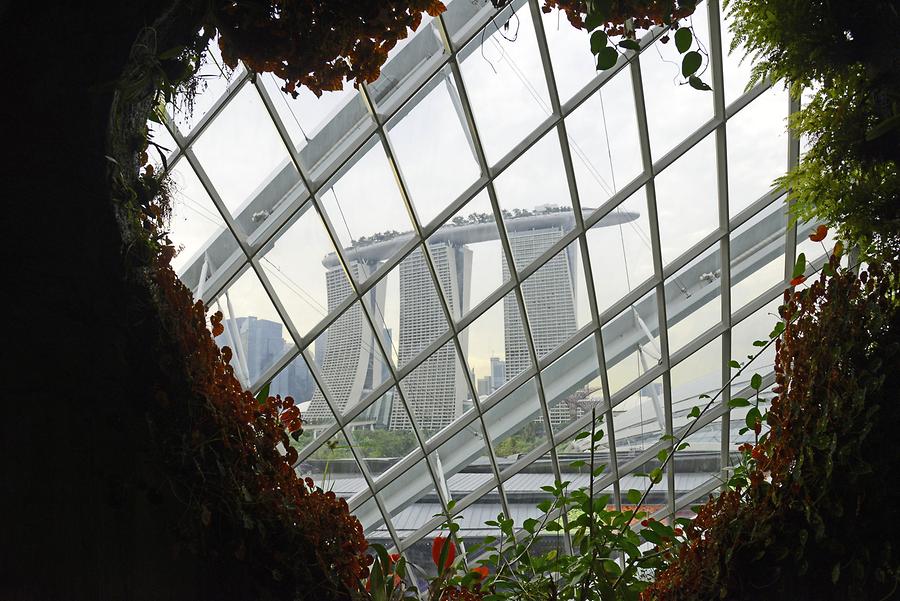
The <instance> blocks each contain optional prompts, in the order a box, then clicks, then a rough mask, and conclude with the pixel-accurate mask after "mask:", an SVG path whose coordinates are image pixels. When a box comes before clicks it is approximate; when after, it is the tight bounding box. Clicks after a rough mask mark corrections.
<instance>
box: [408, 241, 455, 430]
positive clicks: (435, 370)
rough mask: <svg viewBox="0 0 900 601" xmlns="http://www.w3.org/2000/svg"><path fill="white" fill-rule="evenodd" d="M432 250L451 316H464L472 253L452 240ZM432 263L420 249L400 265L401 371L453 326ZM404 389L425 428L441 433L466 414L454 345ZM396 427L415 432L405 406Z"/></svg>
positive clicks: (410, 379)
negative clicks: (442, 300)
mask: <svg viewBox="0 0 900 601" xmlns="http://www.w3.org/2000/svg"><path fill="white" fill-rule="evenodd" d="M428 251H429V254H430V255H431V259H432V262H433V264H434V269H435V272H436V273H437V277H438V280H439V281H440V284H441V288H442V289H443V290H442V292H443V294H444V298H445V299H446V301H447V304H448V306H449V308H450V311H451V313H452V314H453V315H455V316H459V315H462V314H463V313H464V312H465V311H467V310H468V296H469V281H470V278H471V269H472V251H471V250H469V249H468V248H466V247H465V246H460V245H455V244H453V243H452V242H450V241H447V242H437V243H432V244H430V245H429V249H428ZM426 261H427V258H426V257H425V255H424V254H423V253H422V252H421V251H420V250H416V251H414V252H413V253H411V254H410V255H409V256H408V257H407V258H406V259H404V260H403V262H402V263H400V336H399V338H400V341H399V345H398V349H397V354H398V360H399V364H400V367H402V366H403V365H405V364H406V363H407V362H408V361H409V360H410V359H412V358H413V357H415V356H416V355H418V354H419V353H420V352H421V351H422V350H424V349H425V348H426V347H427V346H428V345H430V344H431V343H433V342H434V340H435V339H437V338H438V337H439V336H440V335H441V334H443V333H444V332H446V331H447V329H448V327H449V326H448V324H447V319H446V318H445V316H444V311H443V308H442V307H441V301H440V298H439V297H438V292H437V290H435V288H434V285H433V283H432V282H433V280H432V278H431V273H430V270H429V269H428V265H427V263H426ZM464 336H465V335H464V334H463V335H461V336H460V343H461V344H462V345H465V344H466V341H465V339H464ZM400 385H401V390H402V391H403V395H404V397H405V398H406V402H407V403H408V404H409V407H410V409H411V410H412V412H413V415H415V418H416V420H417V421H418V423H419V427H421V428H422V429H423V430H425V431H426V432H435V431H437V430H440V429H441V428H443V427H444V426H446V425H448V424H449V423H450V422H452V421H453V420H454V419H456V418H457V417H459V416H460V415H462V411H463V410H462V405H463V400H465V399H466V398H467V394H466V380H465V373H464V372H463V371H462V365H461V363H460V362H459V360H458V359H457V357H456V349H455V348H454V346H453V344H452V343H447V344H445V345H444V346H442V347H441V348H440V349H438V350H437V352H435V353H434V354H433V355H431V356H430V357H429V358H428V359H426V360H425V361H424V362H423V363H422V364H421V365H419V366H418V367H417V368H416V369H415V370H413V372H412V373H410V374H409V375H408V376H406V378H405V379H404V380H403V381H402V382H401V383H400ZM390 428H391V429H392V430H409V429H411V428H412V424H411V423H410V421H409V416H408V415H407V413H406V411H405V410H404V409H403V407H402V406H401V405H400V404H399V403H394V405H393V407H392V411H391V422H390Z"/></svg>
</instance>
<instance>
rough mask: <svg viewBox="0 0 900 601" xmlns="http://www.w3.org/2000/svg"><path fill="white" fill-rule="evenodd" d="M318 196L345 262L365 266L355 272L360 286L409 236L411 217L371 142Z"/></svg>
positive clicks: (380, 150)
mask: <svg viewBox="0 0 900 601" xmlns="http://www.w3.org/2000/svg"><path fill="white" fill-rule="evenodd" d="M320 198H321V199H322V206H323V208H324V209H325V212H326V214H327V215H328V219H329V220H330V221H331V224H332V226H333V227H334V231H335V232H336V234H337V237H338V240H339V241H340V244H342V245H343V246H344V251H345V255H346V256H347V259H348V260H349V261H351V262H357V263H361V264H365V265H366V266H367V268H366V269H364V270H361V272H360V273H358V274H357V273H354V274H353V276H354V277H355V278H357V280H358V281H360V282H362V281H364V280H365V279H366V278H367V277H368V275H369V274H371V273H372V272H374V271H375V268H376V267H377V265H378V264H379V263H381V262H382V261H385V260H387V259H389V258H390V257H391V256H392V255H393V254H394V253H395V252H396V251H397V250H398V249H399V247H400V244H401V241H402V240H404V239H406V238H408V237H410V236H412V233H411V230H412V225H411V223H410V221H409V214H408V213H407V211H406V205H405V204H404V203H403V199H402V198H401V196H400V190H399V188H398V187H397V182H396V180H395V179H394V175H393V171H392V169H391V165H390V163H389V162H388V160H387V156H386V155H385V154H384V149H383V148H382V146H381V144H379V143H377V139H375V138H373V140H372V142H370V143H369V144H367V145H366V147H364V148H362V149H361V150H360V151H359V152H358V153H357V154H356V155H355V156H354V157H353V159H352V160H351V161H350V163H349V164H348V166H346V167H344V170H343V172H342V173H340V174H338V177H337V178H336V180H334V181H333V182H332V183H330V184H329V185H328V186H327V187H326V189H325V191H324V192H322V194H321V195H320ZM363 272H364V273H363Z"/></svg>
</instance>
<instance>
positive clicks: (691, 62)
mask: <svg viewBox="0 0 900 601" xmlns="http://www.w3.org/2000/svg"><path fill="white" fill-rule="evenodd" d="M702 63H703V57H701V56H700V53H699V52H697V51H696V50H691V51H690V52H688V53H687V54H685V55H684V58H683V59H681V74H682V75H684V76H685V77H690V76H691V75H693V74H694V73H696V72H697V69H699V68H700V65H701V64H702Z"/></svg>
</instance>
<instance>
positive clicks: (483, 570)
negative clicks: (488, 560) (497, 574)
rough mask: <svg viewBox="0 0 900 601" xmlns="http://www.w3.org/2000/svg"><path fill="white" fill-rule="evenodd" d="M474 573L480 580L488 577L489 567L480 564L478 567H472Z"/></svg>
mask: <svg viewBox="0 0 900 601" xmlns="http://www.w3.org/2000/svg"><path fill="white" fill-rule="evenodd" d="M472 573H473V574H475V577H476V578H477V579H478V580H484V579H485V578H487V575H488V569H487V567H485V566H478V567H477V568H472Z"/></svg>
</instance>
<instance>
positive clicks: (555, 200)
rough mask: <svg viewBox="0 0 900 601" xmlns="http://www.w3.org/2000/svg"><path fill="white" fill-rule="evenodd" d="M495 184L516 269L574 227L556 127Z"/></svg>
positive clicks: (495, 181)
mask: <svg viewBox="0 0 900 601" xmlns="http://www.w3.org/2000/svg"><path fill="white" fill-rule="evenodd" d="M494 187H495V189H496V190H497V202H498V204H499V205H500V211H501V212H502V215H503V221H504V225H505V226H506V232H507V235H508V236H509V244H510V247H511V250H512V254H513V258H514V259H515V262H516V269H518V270H521V269H523V268H525V267H526V266H528V265H529V264H531V262H532V261H534V260H535V259H537V258H538V257H539V256H541V254H542V253H543V252H544V251H546V250H547V249H549V248H550V247H551V246H552V245H553V244H554V243H555V242H556V241H558V240H559V239H560V238H562V237H563V236H564V235H565V234H566V232H569V231H571V230H572V229H574V228H575V214H574V213H573V211H572V202H571V198H570V196H569V187H568V184H567V183H566V174H565V169H564V168H563V164H562V154H561V152H560V149H559V137H558V136H557V132H556V130H551V131H550V132H549V133H547V134H546V135H545V136H544V137H543V138H542V139H541V140H540V141H538V143H537V144H535V145H534V146H532V147H531V148H530V149H529V150H528V152H526V153H525V154H524V155H522V156H521V157H519V159H518V160H517V161H516V162H515V163H513V164H512V165H511V166H510V167H509V168H508V169H507V170H506V171H504V172H503V173H501V174H500V175H499V176H498V177H497V179H496V180H494ZM583 210H584V211H585V214H587V210H586V209H584V208H583ZM504 275H505V274H504Z"/></svg>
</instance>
